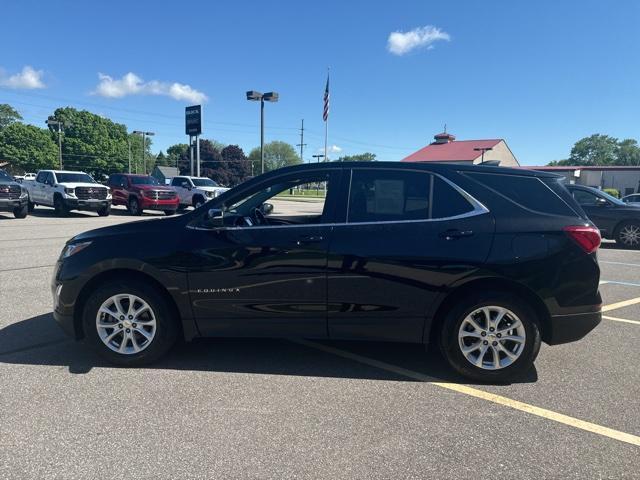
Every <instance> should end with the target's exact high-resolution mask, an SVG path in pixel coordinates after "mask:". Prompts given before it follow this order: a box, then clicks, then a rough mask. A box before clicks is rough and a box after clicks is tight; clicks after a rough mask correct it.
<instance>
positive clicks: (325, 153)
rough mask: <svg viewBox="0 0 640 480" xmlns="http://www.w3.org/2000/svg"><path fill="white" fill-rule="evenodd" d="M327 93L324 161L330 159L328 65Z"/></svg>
mask: <svg viewBox="0 0 640 480" xmlns="http://www.w3.org/2000/svg"><path fill="white" fill-rule="evenodd" d="M325 95H326V96H327V99H326V100H325V102H326V104H327V118H326V120H325V121H324V161H325V162H327V161H329V157H327V139H328V137H329V108H328V107H329V99H328V96H329V68H328V67H327V87H326V92H325Z"/></svg>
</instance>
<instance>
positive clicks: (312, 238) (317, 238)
mask: <svg viewBox="0 0 640 480" xmlns="http://www.w3.org/2000/svg"><path fill="white" fill-rule="evenodd" d="M323 240H324V237H323V236H322V235H303V236H301V237H300V238H298V240H296V245H298V246H302V245H309V244H311V243H320V242H321V241H323Z"/></svg>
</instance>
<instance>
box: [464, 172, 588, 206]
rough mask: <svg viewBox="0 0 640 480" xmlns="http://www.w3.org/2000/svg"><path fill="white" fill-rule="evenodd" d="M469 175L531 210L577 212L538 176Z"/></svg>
mask: <svg viewBox="0 0 640 480" xmlns="http://www.w3.org/2000/svg"><path fill="white" fill-rule="evenodd" d="M467 175H468V176H470V177H471V178H473V179H474V180H477V181H478V182H480V183H482V184H483V185H485V186H487V187H489V188H490V189H491V190H493V191H494V192H497V193H498V194H500V195H502V196H504V197H506V198H508V199H509V200H511V201H512V202H515V203H517V204H518V205H520V206H522V207H524V208H527V209H529V210H534V211H536V212H542V213H548V214H552V215H571V216H573V215H575V212H573V210H571V208H570V207H569V206H568V205H567V204H566V203H565V202H564V201H563V200H562V199H561V198H560V197H558V195H556V194H555V192H554V191H553V190H551V189H550V188H549V187H547V186H546V185H545V184H544V183H543V182H542V180H540V179H539V178H537V177H525V176H521V175H501V174H490V173H468V174H467Z"/></svg>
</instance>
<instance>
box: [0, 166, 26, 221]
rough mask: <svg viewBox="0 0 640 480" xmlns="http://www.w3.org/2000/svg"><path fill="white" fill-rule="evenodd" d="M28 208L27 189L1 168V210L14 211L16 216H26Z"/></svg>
mask: <svg viewBox="0 0 640 480" xmlns="http://www.w3.org/2000/svg"><path fill="white" fill-rule="evenodd" d="M28 209H29V207H28V195H27V190H26V189H25V188H24V187H23V186H22V185H20V184H19V183H18V182H16V181H15V180H14V179H13V177H12V176H11V175H9V174H8V173H7V172H5V171H4V170H0V212H13V215H14V216H15V217H16V218H25V217H26V216H27V213H28Z"/></svg>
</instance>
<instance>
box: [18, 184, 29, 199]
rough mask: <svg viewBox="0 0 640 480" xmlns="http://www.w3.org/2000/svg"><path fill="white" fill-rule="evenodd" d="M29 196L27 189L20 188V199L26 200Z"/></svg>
mask: <svg viewBox="0 0 640 480" xmlns="http://www.w3.org/2000/svg"><path fill="white" fill-rule="evenodd" d="M27 195H28V193H27V189H26V188H24V187H20V198H24V197H26V196H27Z"/></svg>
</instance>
